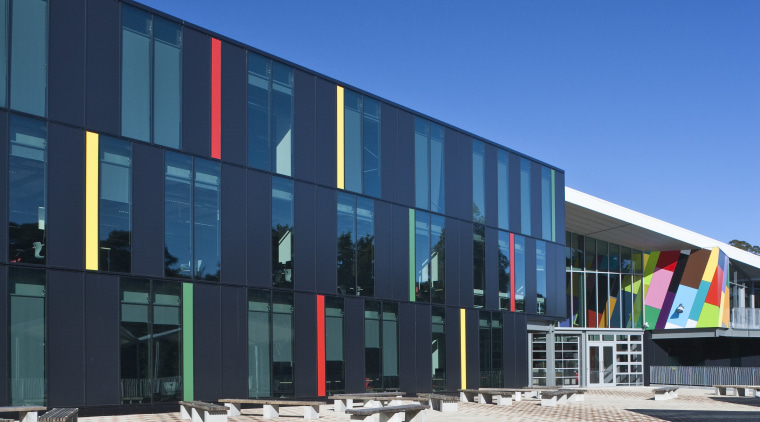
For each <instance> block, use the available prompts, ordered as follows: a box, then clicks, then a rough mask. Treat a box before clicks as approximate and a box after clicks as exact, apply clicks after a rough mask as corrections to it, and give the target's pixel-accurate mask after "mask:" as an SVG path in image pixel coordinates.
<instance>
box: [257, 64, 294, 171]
mask: <svg viewBox="0 0 760 422" xmlns="http://www.w3.org/2000/svg"><path fill="white" fill-rule="evenodd" d="M293 89H294V86H293V68H291V67H290V66H286V65H284V64H282V63H278V62H275V61H272V60H270V59H267V58H265V57H262V56H260V55H258V54H256V53H252V52H249V53H248V164H249V165H250V166H252V167H256V168H258V169H261V170H267V171H272V172H275V173H278V174H282V175H285V176H292V175H293V171H292V167H293Z"/></svg>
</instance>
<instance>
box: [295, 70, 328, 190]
mask: <svg viewBox="0 0 760 422" xmlns="http://www.w3.org/2000/svg"><path fill="white" fill-rule="evenodd" d="M297 89H298V87H296V90H297ZM296 96H298V93H297V92H296ZM316 97H317V100H316V103H317V104H319V107H317V108H316V144H317V145H316V148H317V150H316V154H315V155H316V158H317V169H316V171H317V184H319V185H323V186H328V187H333V188H334V187H336V184H337V178H338V173H337V160H338V158H337V154H338V152H337V136H338V135H337V118H338V116H337V111H336V108H337V102H336V101H337V100H336V99H337V87H336V85H335V84H334V83H332V82H328V81H326V80H324V79H322V78H316ZM296 119H298V117H296Z"/></svg>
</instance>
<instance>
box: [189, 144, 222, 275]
mask: <svg viewBox="0 0 760 422" xmlns="http://www.w3.org/2000/svg"><path fill="white" fill-rule="evenodd" d="M219 178H220V168H219V163H218V162H215V161H209V160H201V159H198V158H196V159H195V183H194V186H193V222H194V225H193V243H194V252H195V261H194V262H195V267H194V269H193V270H194V271H195V278H196V279H199V280H217V281H218V280H219V276H220V272H221V262H220V261H221V245H220V243H221V225H220V221H219V216H220V212H221V198H220V195H219Z"/></svg>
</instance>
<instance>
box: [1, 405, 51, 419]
mask: <svg viewBox="0 0 760 422" xmlns="http://www.w3.org/2000/svg"><path fill="white" fill-rule="evenodd" d="M45 410H47V407H45V406H8V407H0V413H7V412H18V421H19V422H37V415H38V413H39V412H44V411H45Z"/></svg>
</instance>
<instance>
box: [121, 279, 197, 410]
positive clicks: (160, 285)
mask: <svg viewBox="0 0 760 422" xmlns="http://www.w3.org/2000/svg"><path fill="white" fill-rule="evenodd" d="M181 288H182V285H181V284H180V283H175V282H170V281H159V280H147V279H138V278H122V279H121V281H120V287H119V290H120V301H121V317H120V321H121V324H120V330H119V331H120V333H121V335H120V345H121V351H120V359H119V360H120V363H121V370H120V373H121V401H122V404H124V403H131V402H133V401H135V400H142V401H144V402H149V403H150V402H171V401H174V402H176V401H177V400H179V399H180V397H182V378H181V362H180V360H181V344H182V325H181V320H180V318H181V314H182V301H181Z"/></svg>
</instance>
